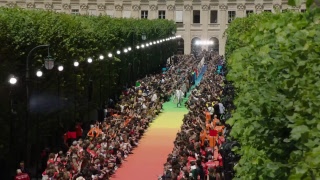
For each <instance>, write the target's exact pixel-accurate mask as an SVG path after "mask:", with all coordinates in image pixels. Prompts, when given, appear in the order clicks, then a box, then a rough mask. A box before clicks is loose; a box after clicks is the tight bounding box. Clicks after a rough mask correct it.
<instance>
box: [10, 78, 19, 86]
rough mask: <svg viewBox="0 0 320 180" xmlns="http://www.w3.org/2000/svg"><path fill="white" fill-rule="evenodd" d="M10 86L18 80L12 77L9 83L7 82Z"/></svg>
mask: <svg viewBox="0 0 320 180" xmlns="http://www.w3.org/2000/svg"><path fill="white" fill-rule="evenodd" d="M8 82H9V83H10V84H11V85H15V84H16V83H17V82H18V79H17V78H16V77H14V76H12V77H11V78H10V79H9V81H8Z"/></svg>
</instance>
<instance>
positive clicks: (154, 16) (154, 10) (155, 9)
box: [148, 4, 158, 19]
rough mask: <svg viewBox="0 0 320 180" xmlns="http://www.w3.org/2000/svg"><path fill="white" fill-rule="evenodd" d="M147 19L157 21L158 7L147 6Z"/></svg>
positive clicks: (153, 5)
mask: <svg viewBox="0 0 320 180" xmlns="http://www.w3.org/2000/svg"><path fill="white" fill-rule="evenodd" d="M148 19H158V6H157V5H155V4H152V5H150V6H149V14H148Z"/></svg>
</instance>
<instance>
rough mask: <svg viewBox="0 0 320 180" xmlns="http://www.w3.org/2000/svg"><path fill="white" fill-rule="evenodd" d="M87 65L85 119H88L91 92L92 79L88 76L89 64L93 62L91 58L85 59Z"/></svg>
mask: <svg viewBox="0 0 320 180" xmlns="http://www.w3.org/2000/svg"><path fill="white" fill-rule="evenodd" d="M87 62H88V66H87V75H88V98H87V121H88V122H89V121H90V115H89V114H90V101H91V93H92V88H93V87H92V79H91V76H89V64H91V63H92V62H93V60H92V58H88V59H87Z"/></svg>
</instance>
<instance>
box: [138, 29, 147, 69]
mask: <svg viewBox="0 0 320 180" xmlns="http://www.w3.org/2000/svg"><path fill="white" fill-rule="evenodd" d="M141 39H142V40H143V41H145V40H146V39H147V35H146V34H145V33H142V35H141ZM145 46H146V45H143V47H142V48H145ZM148 46H149V45H148ZM143 62H144V63H146V62H145V57H144V56H143ZM146 64H147V63H146ZM139 67H141V64H140V63H139ZM145 73H146V74H147V69H146V70H145Z"/></svg>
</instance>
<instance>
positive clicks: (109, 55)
mask: <svg viewBox="0 0 320 180" xmlns="http://www.w3.org/2000/svg"><path fill="white" fill-rule="evenodd" d="M120 53H121V52H120V51H119V50H118V51H117V54H120ZM108 57H109V59H110V60H109V61H108V76H109V78H108V90H107V91H108V99H107V104H109V101H110V99H111V97H110V96H111V92H110V88H111V83H110V82H111V63H112V62H111V60H112V58H113V54H112V53H109V54H108Z"/></svg>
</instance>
